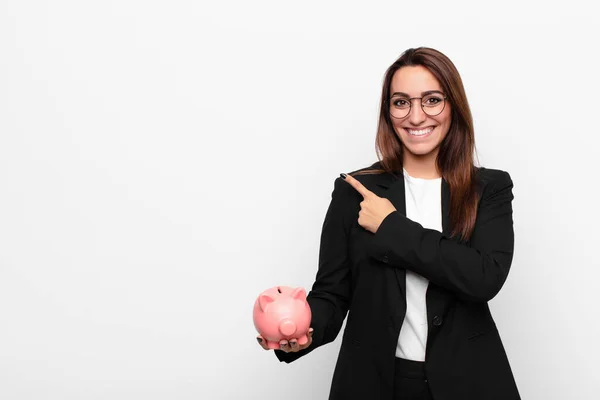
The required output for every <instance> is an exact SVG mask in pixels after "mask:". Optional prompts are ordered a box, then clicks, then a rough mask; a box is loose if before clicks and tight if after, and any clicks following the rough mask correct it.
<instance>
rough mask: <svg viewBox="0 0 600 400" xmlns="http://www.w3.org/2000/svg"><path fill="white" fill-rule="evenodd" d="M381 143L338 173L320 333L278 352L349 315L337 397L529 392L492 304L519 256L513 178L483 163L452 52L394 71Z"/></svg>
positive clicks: (322, 277)
mask: <svg viewBox="0 0 600 400" xmlns="http://www.w3.org/2000/svg"><path fill="white" fill-rule="evenodd" d="M376 145H377V151H378V158H379V160H380V161H379V162H376V163H374V164H373V165H371V166H370V167H368V168H363V169H360V170H357V171H354V172H352V173H350V174H349V175H347V176H346V174H342V178H338V179H336V180H335V183H334V190H333V193H332V200H331V203H330V205H329V208H328V210H327V213H326V216H325V221H324V224H323V228H322V234H321V244H320V253H319V268H318V272H317V274H316V279H315V283H314V285H313V287H312V290H311V291H310V293H309V294H308V297H307V301H308V303H309V305H310V307H311V311H312V321H311V329H312V330H311V333H310V340H309V342H308V343H307V344H306V345H302V346H300V345H298V343H297V340H296V339H292V340H290V341H289V343H288V342H287V341H282V343H281V344H282V348H281V350H275V354H276V356H277V357H278V359H279V360H280V361H285V362H287V363H290V362H292V361H294V360H297V359H298V358H300V357H302V356H304V355H306V354H308V353H310V352H311V351H313V350H315V349H316V348H318V347H319V346H322V345H324V344H327V343H329V342H332V341H333V340H334V339H335V338H336V337H337V335H338V333H339V331H340V329H341V326H342V323H343V321H344V319H345V317H346V314H348V320H347V323H346V328H345V330H344V333H343V339H342V344H341V348H340V352H339V356H338V359H337V363H336V367H335V371H334V374H333V380H332V385H331V391H330V396H329V399H330V400H338V399H339V400H342V399H343V400H352V399H361V400H364V399H389V400H392V399H435V400H439V399H448V400H453V399H456V400H469V399H473V400H484V399H502V400H512V399H520V396H519V392H518V389H517V386H516V383H515V380H514V377H513V374H512V371H511V368H510V365H509V361H508V358H507V355H506V353H505V350H504V346H503V344H502V341H501V339H500V336H499V333H498V330H497V328H496V324H495V322H494V319H493V318H492V315H491V313H490V309H489V307H488V301H489V300H491V299H492V298H494V297H495V296H496V295H497V294H498V292H499V291H500V289H501V288H502V286H503V285H504V282H505V281H506V278H507V276H508V272H509V269H510V266H511V263H512V258H513V247H514V232H513V220H512V200H513V194H512V188H513V183H512V180H511V177H510V175H509V174H508V173H507V172H505V171H502V170H498V169H488V168H483V167H476V166H474V164H473V154H474V147H475V141H474V132H473V120H472V117H471V111H470V109H469V105H468V102H467V98H466V95H465V91H464V87H463V84H462V80H461V78H460V75H459V73H458V71H457V70H456V68H455V66H454V64H453V63H452V62H451V61H450V60H449V59H448V58H447V57H446V56H445V55H444V54H442V53H440V52H439V51H436V50H434V49H431V48H426V47H419V48H416V49H408V50H407V51H405V52H404V53H403V54H402V55H401V57H400V58H399V59H398V60H397V61H396V62H394V63H393V64H392V65H391V66H390V68H388V70H387V72H386V74H385V79H384V84H383V90H382V96H381V109H380V115H379V128H378V132H377V137H376ZM344 181H345V182H344ZM258 341H259V343H261V341H262V346H263V348H265V349H266V348H267V347H266V345H265V344H264V340H262V338H261V337H260V336H259V337H258Z"/></svg>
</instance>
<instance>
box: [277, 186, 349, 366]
mask: <svg viewBox="0 0 600 400" xmlns="http://www.w3.org/2000/svg"><path fill="white" fill-rule="evenodd" d="M349 188H350V186H349V185H348V184H347V183H345V182H344V181H343V180H342V179H341V178H336V180H335V182H334V189H333V193H332V194H331V197H332V199H331V202H330V204H329V208H328V210H327V213H326V215H325V221H324V222H323V227H322V231H321V244H320V250H319V268H318V271H317V275H316V279H315V283H314V284H313V287H312V290H311V291H310V292H309V293H308V295H307V297H306V300H307V301H308V304H309V305H310V310H311V313H312V320H311V324H310V325H311V327H312V328H313V329H314V331H313V336H312V343H311V345H310V346H309V347H307V348H306V349H303V350H300V351H298V352H290V353H286V352H284V351H282V350H275V355H276V356H277V358H278V359H279V361H285V362H286V363H290V362H292V361H294V360H296V359H298V358H300V357H302V356H304V355H306V354H308V353H310V352H311V351H313V350H314V349H316V348H317V347H319V346H322V345H324V344H327V343H329V342H332V341H333V340H334V339H335V338H336V337H337V335H338V333H339V331H340V329H341V327H342V323H343V321H344V318H345V317H346V313H347V312H348V306H349V302H350V297H351V281H350V265H349V259H348V238H349V235H350V227H351V220H350V218H349V216H350V215H349V213H348V212H346V211H347V210H348V209H349V208H348V199H349V198H350V197H349V196H347V195H346V193H347V191H348V190H349ZM350 189H351V188H350ZM344 199H345V200H344Z"/></svg>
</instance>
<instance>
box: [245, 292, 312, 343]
mask: <svg viewBox="0 0 600 400" xmlns="http://www.w3.org/2000/svg"><path fill="white" fill-rule="evenodd" d="M311 318H312V314H311V312H310V305H309V304H308V302H307V301H306V291H305V290H304V289H303V288H301V287H299V288H292V287H289V286H276V287H272V288H270V289H267V290H265V291H264V292H262V293H261V294H260V296H258V298H257V299H256V302H255V303H254V313H253V320H254V327H255V328H256V330H257V331H258V333H259V334H260V335H261V336H262V337H263V338H265V340H266V341H267V345H268V346H269V348H270V349H279V341H280V340H282V339H285V340H289V339H293V338H297V339H298V344H301V345H302V344H306V343H307V342H308V336H307V333H308V329H309V328H310V322H311Z"/></svg>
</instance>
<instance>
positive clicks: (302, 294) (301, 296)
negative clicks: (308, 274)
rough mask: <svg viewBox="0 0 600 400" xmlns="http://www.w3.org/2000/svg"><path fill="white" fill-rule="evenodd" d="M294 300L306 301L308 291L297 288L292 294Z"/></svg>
mask: <svg viewBox="0 0 600 400" xmlns="http://www.w3.org/2000/svg"><path fill="white" fill-rule="evenodd" d="M292 298H293V299H296V300H302V301H306V290H304V288H301V287H299V288H296V289H294V291H293V292H292Z"/></svg>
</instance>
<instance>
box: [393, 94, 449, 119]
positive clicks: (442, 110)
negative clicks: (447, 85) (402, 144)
mask: <svg viewBox="0 0 600 400" xmlns="http://www.w3.org/2000/svg"><path fill="white" fill-rule="evenodd" d="M432 94H433V93H432ZM430 95H431V94H428V95H427V96H430ZM440 95H443V96H442V98H443V99H444V106H443V107H442V109H441V110H440V112H439V113H437V114H434V115H431V114H428V113H427V111H425V107H424V106H423V97H427V96H423V97H409V98H408V99H407V98H406V97H399V98H401V99H404V100H408V113H406V115H405V116H404V117H394V116H393V115H392V111H391V110H390V106H391V101H392V99H393V97H391V98H389V99H387V100H386V103H387V110H388V113H389V114H390V117H392V118H395V119H404V118H406V117H408V116H409V115H410V112H411V111H412V103H413V102H412V101H413V100H414V99H419V100H420V103H421V110H423V112H424V113H425V115H428V116H430V117H436V116H438V115H440V114H441V113H442V112H444V110H445V109H446V99H447V98H448V95H447V94H443V93H440Z"/></svg>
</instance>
